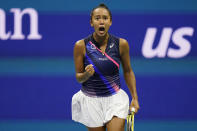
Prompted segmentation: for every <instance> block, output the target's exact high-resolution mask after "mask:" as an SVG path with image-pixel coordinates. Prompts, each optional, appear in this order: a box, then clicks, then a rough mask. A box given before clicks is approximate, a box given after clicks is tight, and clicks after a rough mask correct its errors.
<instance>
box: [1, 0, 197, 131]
mask: <svg viewBox="0 0 197 131" xmlns="http://www.w3.org/2000/svg"><path fill="white" fill-rule="evenodd" d="M100 3H105V4H106V5H107V6H108V7H109V8H110V10H111V11H112V21H113V23H112V26H111V28H110V31H109V32H110V33H111V34H114V35H116V36H119V37H121V38H125V39H127V41H128V42H129V45H130V55H131V65H132V68H133V70H134V73H135V75H136V83H137V91H138V96H139V102H140V106H141V109H140V110H139V112H138V114H137V115H136V118H135V130H136V131H144V130H148V131H158V130H159V131H164V130H165V131H166V130H167V131H176V130H177V131H186V130H187V131H196V130H197V102H196V100H197V95H196V93H197V35H196V31H197V1H196V0H171V1H166V0H148V1H147V0H124V1H121V0H55V1H54V0H28V1H27V0H7V1H5V0H1V1H0V131H39V130H40V131H65V130H73V131H75V130H80V131H85V130H86V128H85V127H84V126H83V125H81V124H79V123H75V122H73V121H72V120H71V99H72V95H73V94H74V93H76V92H77V91H78V90H80V87H81V86H80V84H78V83H77V81H76V79H75V69H74V62H73V47H74V43H75V42H76V41H77V40H79V39H82V38H84V37H86V36H87V35H89V34H91V33H92V32H93V29H92V28H91V27H90V24H89V20H90V11H91V9H92V8H93V7H95V6H97V5H98V4H100ZM120 73H122V70H121V71H120ZM121 85H122V88H123V89H124V90H125V91H126V92H128V89H127V87H126V84H125V82H124V78H123V75H121ZM130 99H131V97H130Z"/></svg>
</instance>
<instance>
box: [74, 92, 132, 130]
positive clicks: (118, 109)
mask: <svg viewBox="0 0 197 131" xmlns="http://www.w3.org/2000/svg"><path fill="white" fill-rule="evenodd" d="M128 111H129V97H128V95H127V94H126V92H125V91H124V90H122V89H120V90H119V91H118V92H117V93H116V94H114V95H112V96H107V97H90V96H87V95H85V94H84V93H83V92H82V91H79V92H77V93H76V94H74V95H73V97H72V120H74V121H76V122H79V123H82V124H84V125H85V126H87V127H101V126H104V125H105V124H106V123H107V122H109V121H110V120H111V119H112V117H113V116H117V117H118V118H122V119H126V118H127V115H128Z"/></svg>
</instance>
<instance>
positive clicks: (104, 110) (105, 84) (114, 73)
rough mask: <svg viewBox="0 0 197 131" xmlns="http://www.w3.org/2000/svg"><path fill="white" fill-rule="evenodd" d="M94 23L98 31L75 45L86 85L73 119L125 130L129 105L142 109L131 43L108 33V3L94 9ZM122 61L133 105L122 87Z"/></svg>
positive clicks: (94, 128)
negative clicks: (133, 69) (131, 56)
mask: <svg viewBox="0 0 197 131" xmlns="http://www.w3.org/2000/svg"><path fill="white" fill-rule="evenodd" d="M90 25H91V26H92V27H93V28H94V32H93V33H92V34H90V35H89V36H87V37H86V38H84V39H82V40H79V41H77V42H76V43H75V47H74V61H75V69H76V79H77V81H78V82H79V83H81V84H82V87H81V90H80V91H79V92H77V93H76V94H74V96H73V98H72V119H73V120H74V121H77V122H80V123H82V124H84V125H85V126H86V127H87V128H88V131H105V130H106V129H107V130H108V131H124V126H125V119H126V118H127V115H128V111H129V109H131V108H132V107H133V108H135V112H137V111H138V109H139V104H138V96H137V91H136V81H135V75H134V73H133V71H132V68H131V65H130V56H129V44H128V42H127V41H126V40H125V39H122V38H118V37H116V36H114V35H112V34H109V33H108V30H109V28H110V26H111V25H112V15H111V12H110V10H109V9H108V7H107V6H106V5H105V4H100V5H98V6H97V7H95V8H94V9H92V11H91V19H90ZM120 63H122V67H123V72H124V78H125V81H126V84H127V86H128V88H129V90H130V93H131V96H132V101H131V104H130V106H129V97H128V95H127V94H126V92H125V91H123V90H122V89H121V87H120V77H119V69H120Z"/></svg>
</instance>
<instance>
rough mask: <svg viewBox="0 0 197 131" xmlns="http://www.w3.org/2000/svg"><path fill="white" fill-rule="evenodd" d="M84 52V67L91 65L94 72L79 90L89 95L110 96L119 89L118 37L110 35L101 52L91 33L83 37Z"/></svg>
mask: <svg viewBox="0 0 197 131" xmlns="http://www.w3.org/2000/svg"><path fill="white" fill-rule="evenodd" d="M84 42H85V46H86V54H85V58H84V67H86V66H87V65H89V64H92V65H93V68H94V70H95V73H94V75H93V76H91V77H90V78H89V79H88V80H87V81H85V82H84V83H82V88H81V91H82V92H84V93H85V94H87V95H89V96H110V95H113V94H115V93H116V92H117V91H118V90H119V89H120V77H119V66H120V53H119V38H117V37H115V36H113V35H110V34H109V38H108V43H107V46H106V49H105V53H102V52H101V50H100V49H99V44H98V43H97V42H96V41H95V40H94V38H93V35H90V36H88V37H87V38H85V39H84Z"/></svg>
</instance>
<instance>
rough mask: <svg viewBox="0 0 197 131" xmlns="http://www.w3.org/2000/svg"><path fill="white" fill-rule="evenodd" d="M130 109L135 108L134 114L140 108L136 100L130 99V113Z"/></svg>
mask: <svg viewBox="0 0 197 131" xmlns="http://www.w3.org/2000/svg"><path fill="white" fill-rule="evenodd" d="M132 108H135V113H137V112H138V110H139V109H140V106H139V103H138V100H136V99H132V101H131V105H130V111H132Z"/></svg>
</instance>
